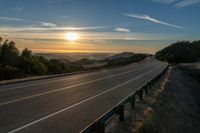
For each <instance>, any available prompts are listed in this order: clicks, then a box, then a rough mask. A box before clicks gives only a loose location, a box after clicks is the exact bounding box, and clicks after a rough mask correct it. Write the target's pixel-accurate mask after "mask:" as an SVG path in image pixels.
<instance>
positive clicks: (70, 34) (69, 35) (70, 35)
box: [65, 32, 80, 41]
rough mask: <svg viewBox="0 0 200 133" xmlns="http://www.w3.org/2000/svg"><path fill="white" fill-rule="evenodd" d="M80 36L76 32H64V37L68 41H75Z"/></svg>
mask: <svg viewBox="0 0 200 133" xmlns="http://www.w3.org/2000/svg"><path fill="white" fill-rule="evenodd" d="M79 38H80V36H79V34H78V33H75V32H67V33H65V39H66V40H68V41H76V40H78V39H79Z"/></svg>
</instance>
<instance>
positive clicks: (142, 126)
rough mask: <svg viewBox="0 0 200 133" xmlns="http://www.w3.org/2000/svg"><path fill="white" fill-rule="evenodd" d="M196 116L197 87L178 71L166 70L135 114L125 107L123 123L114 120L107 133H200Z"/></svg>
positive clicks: (199, 86) (199, 109) (199, 101)
mask: <svg viewBox="0 0 200 133" xmlns="http://www.w3.org/2000/svg"><path fill="white" fill-rule="evenodd" d="M199 112H200V84H199V83H198V82H196V81H195V80H193V79H192V78H190V77H189V76H186V75H185V74H183V72H181V71H180V70H179V69H169V71H168V73H167V74H166V75H165V77H163V79H162V80H161V81H160V82H159V84H157V85H156V86H155V87H154V89H153V91H151V92H150V93H149V94H147V95H146V96H145V98H144V100H143V101H137V104H136V107H135V109H134V110H131V108H130V105H127V107H126V111H125V122H119V121H118V118H114V119H113V120H112V121H111V123H110V124H109V125H108V126H107V128H106V132H118V133H200V125H199V124H200V115H199Z"/></svg>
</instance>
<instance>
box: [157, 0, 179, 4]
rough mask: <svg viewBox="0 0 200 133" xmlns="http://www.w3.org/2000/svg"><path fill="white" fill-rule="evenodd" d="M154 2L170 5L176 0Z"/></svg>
mask: <svg viewBox="0 0 200 133" xmlns="http://www.w3.org/2000/svg"><path fill="white" fill-rule="evenodd" d="M153 1H154V2H160V3H164V4H170V3H174V2H176V1H178V0H153Z"/></svg>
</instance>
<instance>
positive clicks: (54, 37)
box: [0, 0, 200, 53]
mask: <svg viewBox="0 0 200 133" xmlns="http://www.w3.org/2000/svg"><path fill="white" fill-rule="evenodd" d="M0 2H1V4H0V36H1V37H3V38H4V39H9V40H13V41H15V42H16V46H17V47H18V48H19V49H20V50H22V49H24V48H29V49H31V50H32V51H33V52H40V53H65V52H87V53H88V52H98V53H101V52H103V53H105V52H109V53H117V52H123V51H129V52H139V53H155V52H156V51H158V50H160V49H162V48H163V47H166V46H168V45H170V44H171V43H174V42H176V41H181V40H190V41H194V40H199V39H200V26H199V24H200V0H1V1H0ZM66 33H75V34H77V35H78V36H79V37H78V38H79V39H78V40H75V41H70V40H67V39H66V37H65V36H66Z"/></svg>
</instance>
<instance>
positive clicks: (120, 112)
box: [119, 105, 124, 121]
mask: <svg viewBox="0 0 200 133" xmlns="http://www.w3.org/2000/svg"><path fill="white" fill-rule="evenodd" d="M119 120H120V121H124V105H119Z"/></svg>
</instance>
